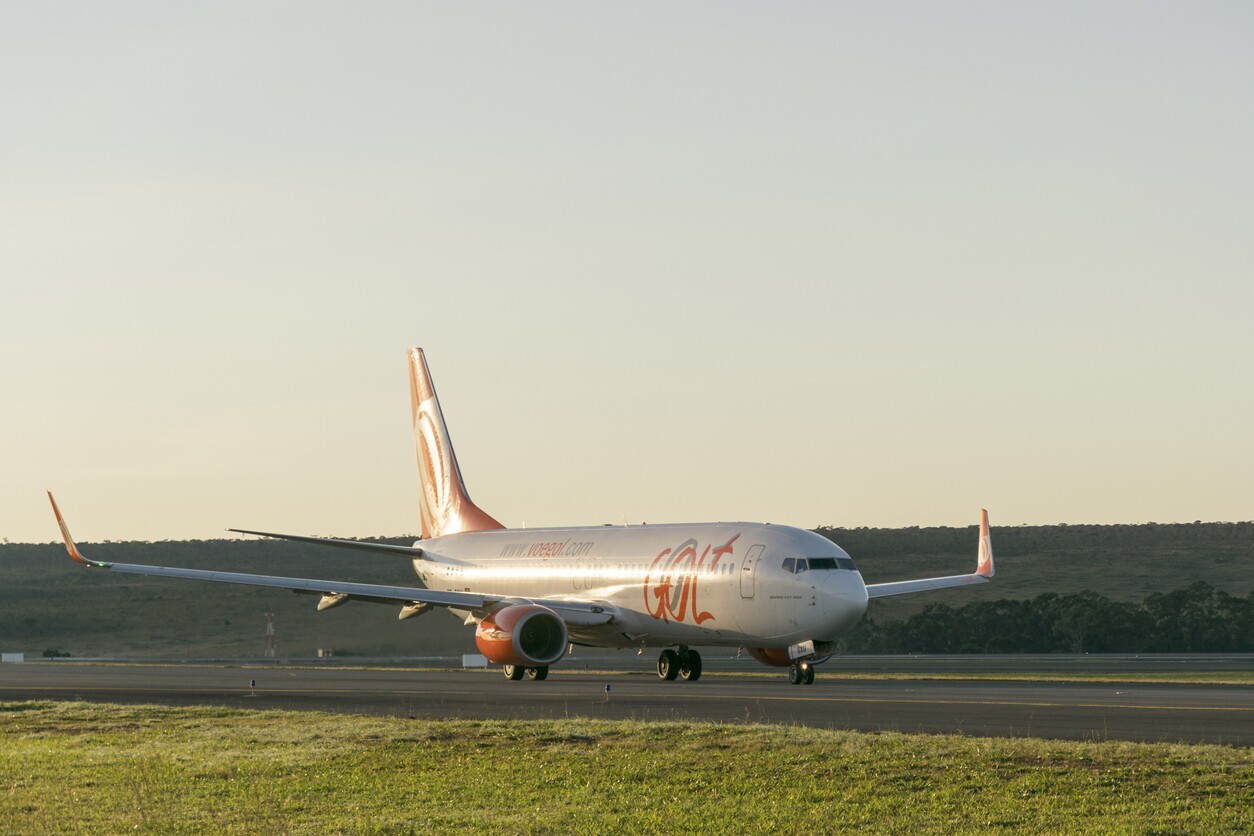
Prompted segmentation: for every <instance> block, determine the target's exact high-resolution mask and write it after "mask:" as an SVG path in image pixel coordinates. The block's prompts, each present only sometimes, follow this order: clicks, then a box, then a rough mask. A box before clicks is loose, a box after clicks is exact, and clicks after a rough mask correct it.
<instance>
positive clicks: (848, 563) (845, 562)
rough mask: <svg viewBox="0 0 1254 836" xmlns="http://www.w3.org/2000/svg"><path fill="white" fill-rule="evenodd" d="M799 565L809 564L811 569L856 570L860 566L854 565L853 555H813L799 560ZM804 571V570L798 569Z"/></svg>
mask: <svg viewBox="0 0 1254 836" xmlns="http://www.w3.org/2000/svg"><path fill="white" fill-rule="evenodd" d="M797 563H798V564H799V565H802V566H804V565H806V564H807V563H808V564H809V566H810V568H811V569H815V570H820V569H849V570H856V569H857V568H858V567H856V566H854V565H853V558H852V557H811V558H808V559H807V558H801V559H800V560H798V561H797ZM798 571H802V570H798Z"/></svg>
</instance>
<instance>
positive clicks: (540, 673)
mask: <svg viewBox="0 0 1254 836" xmlns="http://www.w3.org/2000/svg"><path fill="white" fill-rule="evenodd" d="M527 678H528V679H535V680H545V679H548V678H549V666H548V665H541V666H540V667H538V668H527Z"/></svg>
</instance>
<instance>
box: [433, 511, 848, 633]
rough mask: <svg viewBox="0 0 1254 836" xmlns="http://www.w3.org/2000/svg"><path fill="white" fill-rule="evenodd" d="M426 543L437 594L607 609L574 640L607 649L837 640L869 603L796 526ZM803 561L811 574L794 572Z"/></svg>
mask: <svg viewBox="0 0 1254 836" xmlns="http://www.w3.org/2000/svg"><path fill="white" fill-rule="evenodd" d="M416 545H418V546H421V548H422V549H423V554H424V557H423V559H420V560H415V561H414V569H415V571H416V572H417V573H418V576H419V578H421V580H422V581H423V583H424V584H425V585H426V586H427V587H428V588H430V589H436V590H443V591H471V590H473V591H476V592H487V593H493V592H502V593H505V592H507V593H508V595H509V596H510V598H517V599H519V600H533V601H537V602H539V603H543V599H545V598H561V599H563V600H572V599H573V600H584V601H588V602H593V603H600V604H605V605H608V606H607V611H610V612H612V613H613V614H614V618H613V620H612V621H611V622H610V623H609V624H606V625H599V626H595V627H579V626H576V625H573V624H572V625H571V628H570V638H571V641H573V642H575V643H578V644H585V645H592V646H599V647H628V646H641V645H657V646H665V645H675V644H681V645H726V646H733V647H735V646H753V647H763V648H783V647H788V646H790V645H793V644H796V643H798V642H803V641H807V640H815V641H821V642H830V641H833V640H835V639H836V638H837V637H838V636H839V635H840V634H842V633H844V632H845V631H847V630H848V629H849V628H851V627H852V626H853V625H854V624H856V623H857V621H858V620H859V619H860V618H861V617H862V614H863V613H864V612H865V611H866V605H867V591H866V586H865V584H864V583H863V580H862V575H861V574H860V573H859V572H858V571H857V569H855V568H854V567H853V561H852V560H851V559H850V558H849V555H848V554H846V553H845V552H844V550H842V549H841V548H840V547H839V546H837V545H836V544H834V543H832V542H831V541H830V540H828V539H826V538H824V537H821V536H819V535H818V534H815V533H813V532H810V531H805V530H802V529H798V528H792V527H789V526H778V525H765V524H762V523H709V524H699V525H639V526H601V527H579V528H547V529H498V530H489V531H473V532H465V533H460V534H452V535H447V536H444V537H436V538H432V539H429V540H423V541H421V542H420V543H417V544H416ZM799 558H805V559H807V561H806V563H807V564H808V565H807V570H805V571H800V572H797V571H796V570H795V569H796V566H797V565H798V559H799ZM790 559H791V560H790ZM815 559H817V560H815ZM810 565H812V566H815V567H816V568H813V569H810V568H808V567H809V566H810ZM786 566H787V567H789V568H785V567H786ZM790 569H791V570H790Z"/></svg>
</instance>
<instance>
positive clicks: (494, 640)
mask: <svg viewBox="0 0 1254 836" xmlns="http://www.w3.org/2000/svg"><path fill="white" fill-rule="evenodd" d="M567 641H568V638H567V634H566V623H565V622H564V621H562V619H561V617H560V616H559V615H558V614H557V613H555V612H553V611H552V610H551V609H549V608H548V607H542V606H540V605H539V604H511V605H510V606H508V607H503V608H502V609H499V610H497V611H496V612H494V613H491V614H490V615H489V616H488V617H487V618H485V619H483V621H480V622H479V627H478V628H477V629H476V630H475V644H476V645H477V646H478V647H479V652H480V653H482V654H483V655H484V656H486V657H488V661H489V662H492V663H494V664H498V665H518V666H520V667H525V668H533V667H540V666H544V665H551V664H553V663H554V662H556V661H557V660H558V659H561V658H562V657H563V656H565V655H566V645H567Z"/></svg>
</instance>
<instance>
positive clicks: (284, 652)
mask: <svg viewBox="0 0 1254 836" xmlns="http://www.w3.org/2000/svg"><path fill="white" fill-rule="evenodd" d="M819 533H820V534H823V535H825V536H827V537H829V538H830V539H832V540H834V541H835V542H837V543H839V544H840V545H841V546H842V547H843V548H844V549H845V550H846V551H848V552H849V553H850V554H851V555H852V556H853V557H854V560H855V561H856V562H857V564H858V567H859V569H861V570H862V574H863V577H864V578H865V579H866V581H867V582H868V583H876V582H880V581H892V580H901V579H905V578H912V577H925V576H929V575H945V574H958V573H965V572H969V571H971V570H972V569H973V568H974V566H975V544H976V529H975V527H974V526H971V527H968V528H905V529H867V528H856V529H840V528H821V529H819ZM412 540H413V538H412V537H397V538H381V539H378V540H377V542H392V543H405V544H408V543H410V542H412ZM993 545H994V551H995V552H996V555H997V578H996V580H995V581H994V582H993V583H992V584H988V585H983V586H980V587H976V588H971V589H956V590H945V591H939V592H933V593H927V594H923V595H915V596H906V597H904V598H900V599H884V600H879V601H873V602H872V603H871V609H870V611H869V612H870V614H871V615H872V616H873V617H874V618H875V619H876V620H877V621H885V620H892V619H902V618H905V617H907V616H909V615H912V614H914V613H916V612H918V611H919V610H920V609H922V607H924V606H925V605H926V604H928V603H934V602H945V603H948V604H951V605H953V606H955V607H958V606H961V605H963V604H966V603H970V602H972V601H977V600H996V599H999V598H1009V599H1024V598H1032V597H1035V596H1036V595H1039V594H1040V593H1043V592H1058V593H1072V592H1082V591H1086V590H1087V591H1094V592H1098V593H1100V594H1101V595H1103V596H1105V597H1107V598H1111V599H1114V600H1119V601H1139V600H1141V599H1143V598H1145V597H1147V596H1149V595H1150V594H1152V593H1156V592H1171V591H1173V590H1177V589H1181V588H1183V587H1185V586H1188V585H1189V584H1190V583H1192V582H1194V581H1205V582H1206V583H1209V584H1210V585H1211V586H1213V587H1215V588H1217V589H1221V590H1224V591H1226V592H1228V593H1229V594H1232V595H1235V596H1242V597H1243V596H1247V595H1249V594H1251V592H1254V523H1251V522H1241V523H1195V524H1169V525H1159V524H1154V523H1149V524H1145V525H1108V526H1090V525H1083V526H1068V525H1058V526H1021V527H1014V528H996V527H995V528H994V531H993ZM83 548H84V550H85V551H86V552H87V554H89V555H90V556H91V557H93V558H95V559H99V560H104V561H114V562H124V563H151V564H158V565H168V566H187V567H191V568H216V569H223V570H226V571H235V572H262V573H266V574H274V575H291V576H295V577H320V578H342V579H346V580H359V581H363V582H373V583H393V584H407V583H410V582H412V578H413V570H412V569H411V568H410V565H409V562H408V561H407V560H405V559H404V558H393V557H386V556H373V555H368V554H365V553H360V554H359V553H347V552H343V551H338V550H335V549H328V548H320V547H317V546H306V545H301V544H297V543H289V542H283V541H274V540H207V541H178V542H161V543H142V542H123V543H96V544H90V543H89V544H84V545H83ZM316 602H317V599H316V598H315V597H311V596H306V595H297V594H294V593H291V592H284V591H281V590H272V589H258V588H251V587H237V586H233V585H226V584H210V583H198V582H191V581H178V580H171V579H164V578H150V577H140V576H135V575H110V574H108V573H106V572H92V571H89V570H87V569H84V568H83V567H81V566H78V565H76V564H74V563H73V562H71V561H70V560H69V558H68V557H66V555H65V549H64V547H63V546H61V544H59V543H57V544H48V545H24V544H5V545H0V650H5V651H23V652H25V653H27V654H28V656H39V655H40V654H41V653H43V651H45V650H57V651H61V652H66V653H70V654H72V655H73V656H75V657H83V656H110V657H118V656H122V657H130V658H176V659H177V658H215V657H231V658H238V657H253V656H256V657H259V656H261V655H262V649H263V648H264V631H265V612H266V610H267V608H272V609H273V610H274V613H275V627H276V633H277V647H278V654H279V656H281V657H291V656H313V655H314V654H315V652H316V650H317V649H318V648H331V649H334V650H336V651H339V652H341V653H350V654H355V655H366V656H445V655H455V654H459V653H463V652H473V651H474V641H473V631H472V630H470V629H469V628H466V627H463V626H462V625H461V624H460V622H459V621H458V619H456V618H455V617H452V616H450V615H449V614H448V613H445V612H441V611H435V612H432V613H429V614H427V615H424V616H421V617H419V618H415V619H411V620H409V621H404V622H398V621H397V619H396V615H397V609H396V608H393V607H388V606H381V605H377V604H365V603H358V602H351V603H349V604H346V605H345V606H343V607H338V608H336V609H332V610H328V611H326V612H322V613H319V612H316V611H315V604H316Z"/></svg>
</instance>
